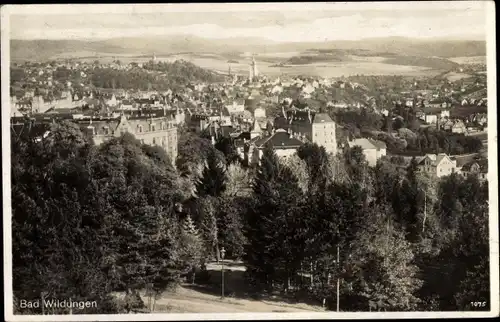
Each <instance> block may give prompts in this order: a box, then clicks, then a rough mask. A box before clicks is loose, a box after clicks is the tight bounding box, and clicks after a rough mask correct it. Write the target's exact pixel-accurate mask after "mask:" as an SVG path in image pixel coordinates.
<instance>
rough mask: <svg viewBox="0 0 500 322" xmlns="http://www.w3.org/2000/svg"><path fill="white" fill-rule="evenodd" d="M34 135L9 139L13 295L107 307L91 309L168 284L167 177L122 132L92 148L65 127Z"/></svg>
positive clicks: (172, 270)
mask: <svg viewBox="0 0 500 322" xmlns="http://www.w3.org/2000/svg"><path fill="white" fill-rule="evenodd" d="M35 133H36V132H31V131H27V132H25V133H21V136H18V137H17V138H18V139H15V140H13V141H12V143H13V147H12V154H13V157H12V160H13V164H12V165H13V166H12V183H13V189H12V192H13V195H12V198H13V199H12V200H13V201H14V203H13V204H12V207H13V226H12V228H13V247H14V251H15V254H16V255H14V258H13V262H14V263H13V266H14V272H15V273H14V292H15V294H16V296H18V297H21V298H26V299H37V298H39V297H40V292H41V291H42V290H43V291H49V294H48V296H51V297H56V298H71V299H73V300H100V301H102V303H107V304H106V305H107V306H106V307H101V308H99V312H94V313H102V312H117V310H119V309H120V308H119V307H118V306H116V305H115V304H116V303H114V301H113V300H112V298H111V292H113V291H122V290H127V291H130V292H129V293H130V294H133V293H136V291H137V290H138V289H140V288H142V287H144V286H145V285H147V284H152V285H153V289H154V290H155V291H156V292H157V293H158V292H161V291H162V290H163V289H165V288H166V287H168V286H169V285H174V284H175V283H176V281H177V280H178V270H177V265H176V256H177V254H176V253H177V249H178V246H177V243H176V240H175V238H174V237H175V236H174V232H175V229H176V224H175V223H176V218H175V215H174V213H173V205H174V204H175V202H176V200H177V199H178V197H179V193H178V191H177V190H176V182H177V181H176V180H175V179H176V178H175V173H173V174H172V173H171V172H170V170H169V169H168V168H165V167H164V165H163V164H162V163H161V162H160V161H159V160H157V159H155V158H150V157H149V156H147V155H145V154H144V152H143V151H142V150H141V146H140V143H139V142H138V141H137V140H135V139H134V138H133V136H130V135H124V136H122V137H120V138H117V139H113V140H111V141H109V142H107V143H105V144H103V145H101V146H99V147H95V146H93V145H92V144H89V143H88V142H87V141H86V137H85V136H84V135H83V134H82V133H81V132H80V131H79V130H78V128H77V127H75V126H73V125H72V124H70V123H65V122H62V123H55V124H54V125H52V126H51V128H50V131H49V132H48V134H46V135H44V136H43V137H42V138H39V137H37V135H36V134H35ZM42 133H44V131H42ZM28 156H29V157H28ZM43 274H49V275H50V276H52V277H53V278H51V279H44V278H42V277H43V276H44V275H43ZM113 303H114V304H113ZM85 312H92V311H88V310H87V311H85V310H84V311H83V313H85ZM54 313H57V312H54ZM59 313H68V312H59Z"/></svg>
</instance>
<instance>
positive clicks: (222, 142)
mask: <svg viewBox="0 0 500 322" xmlns="http://www.w3.org/2000/svg"><path fill="white" fill-rule="evenodd" d="M214 147H215V148H216V149H217V150H219V151H221V152H222V153H224V156H225V157H226V162H227V165H228V166H229V165H230V164H232V163H234V162H237V161H238V162H239V161H241V160H240V159H241V158H240V156H239V154H238V151H236V148H235V147H234V145H233V143H232V142H231V139H229V138H225V137H222V138H221V139H219V140H218V141H217V142H216V143H215V146H214Z"/></svg>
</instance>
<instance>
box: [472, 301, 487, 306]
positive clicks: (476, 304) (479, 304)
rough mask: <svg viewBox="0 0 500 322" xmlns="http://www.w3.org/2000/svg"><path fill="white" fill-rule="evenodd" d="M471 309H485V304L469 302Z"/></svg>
mask: <svg viewBox="0 0 500 322" xmlns="http://www.w3.org/2000/svg"><path fill="white" fill-rule="evenodd" d="M470 305H471V306H472V307H486V302H470Z"/></svg>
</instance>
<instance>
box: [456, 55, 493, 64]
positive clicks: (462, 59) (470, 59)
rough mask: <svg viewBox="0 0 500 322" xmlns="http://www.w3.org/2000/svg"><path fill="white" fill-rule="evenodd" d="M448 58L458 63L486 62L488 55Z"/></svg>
mask: <svg viewBox="0 0 500 322" xmlns="http://www.w3.org/2000/svg"><path fill="white" fill-rule="evenodd" d="M448 60H451V61H453V62H455V63H458V64H486V56H470V57H451V58H448Z"/></svg>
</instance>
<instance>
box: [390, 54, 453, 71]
mask: <svg viewBox="0 0 500 322" xmlns="http://www.w3.org/2000/svg"><path fill="white" fill-rule="evenodd" d="M384 63H387V64H392V65H406V66H419V67H428V68H433V69H444V70H450V69H453V68H457V67H458V66H460V65H459V64H457V63H455V62H452V61H450V60H448V59H444V58H436V57H417V56H397V57H393V58H388V59H386V60H385V61H384Z"/></svg>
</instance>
